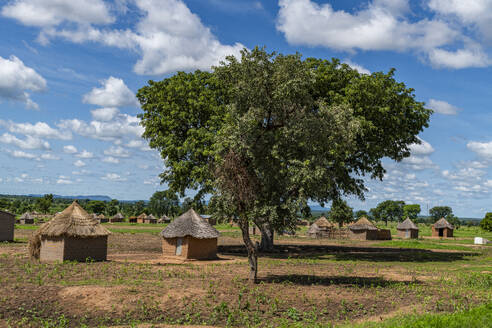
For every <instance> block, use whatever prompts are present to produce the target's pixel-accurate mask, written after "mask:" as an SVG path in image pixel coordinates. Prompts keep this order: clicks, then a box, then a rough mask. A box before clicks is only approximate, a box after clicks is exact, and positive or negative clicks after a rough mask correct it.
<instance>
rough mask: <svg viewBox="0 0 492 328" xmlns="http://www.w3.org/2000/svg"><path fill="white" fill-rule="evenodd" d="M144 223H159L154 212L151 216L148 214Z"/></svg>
mask: <svg viewBox="0 0 492 328" xmlns="http://www.w3.org/2000/svg"><path fill="white" fill-rule="evenodd" d="M144 223H150V224H156V223H157V219H156V217H155V216H153V215H152V214H150V215H149V216H147V217H146V218H145V219H144Z"/></svg>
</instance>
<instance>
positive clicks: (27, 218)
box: [19, 212, 34, 224]
mask: <svg viewBox="0 0 492 328" xmlns="http://www.w3.org/2000/svg"><path fill="white" fill-rule="evenodd" d="M19 223H20V224H34V216H32V215H31V213H29V212H26V213H24V214H22V216H21V217H20V218H19Z"/></svg>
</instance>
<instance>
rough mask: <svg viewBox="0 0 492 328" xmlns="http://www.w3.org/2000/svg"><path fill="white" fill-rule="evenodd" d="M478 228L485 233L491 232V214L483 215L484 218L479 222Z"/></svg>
mask: <svg viewBox="0 0 492 328" xmlns="http://www.w3.org/2000/svg"><path fill="white" fill-rule="evenodd" d="M480 228H482V229H483V230H485V231H492V212H488V213H487V214H485V217H484V218H483V219H482V221H480Z"/></svg>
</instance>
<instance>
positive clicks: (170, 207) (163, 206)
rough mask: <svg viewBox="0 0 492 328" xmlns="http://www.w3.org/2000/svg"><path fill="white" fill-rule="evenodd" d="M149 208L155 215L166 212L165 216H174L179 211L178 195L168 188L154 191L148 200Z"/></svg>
mask: <svg viewBox="0 0 492 328" xmlns="http://www.w3.org/2000/svg"><path fill="white" fill-rule="evenodd" d="M148 207H149V210H150V212H152V213H153V214H155V215H157V216H159V217H160V216H162V215H163V214H166V215H167V216H176V215H177V214H178V213H179V211H180V207H179V197H178V195H176V193H175V192H171V191H169V190H164V191H156V192H155V193H154V194H153V195H152V197H150V201H149V206H148Z"/></svg>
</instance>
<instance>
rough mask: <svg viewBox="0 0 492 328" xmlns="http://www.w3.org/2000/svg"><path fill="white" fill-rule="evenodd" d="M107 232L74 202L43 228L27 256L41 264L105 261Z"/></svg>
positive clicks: (31, 244)
mask: <svg viewBox="0 0 492 328" xmlns="http://www.w3.org/2000/svg"><path fill="white" fill-rule="evenodd" d="M109 234H110V232H109V231H108V230H107V229H106V228H104V227H103V226H102V225H101V224H100V223H99V222H98V221H97V220H94V219H92V218H91V216H90V215H89V214H88V213H87V212H86V211H85V210H84V209H83V208H82V207H81V206H80V205H79V204H78V203H77V202H76V201H74V202H73V203H72V204H71V205H70V206H69V207H67V208H66V209H65V210H64V211H62V212H61V213H60V214H58V215H56V216H55V217H54V218H53V219H52V220H50V221H48V222H47V223H45V224H43V225H42V226H41V227H40V228H39V230H38V231H37V232H36V234H35V235H34V237H33V238H32V239H31V241H30V244H29V251H30V253H31V256H32V257H34V258H38V259H39V260H40V261H42V262H52V261H66V260H70V261H85V260H86V259H87V258H90V259H92V260H95V261H105V260H106V256H107V248H108V235H109Z"/></svg>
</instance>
